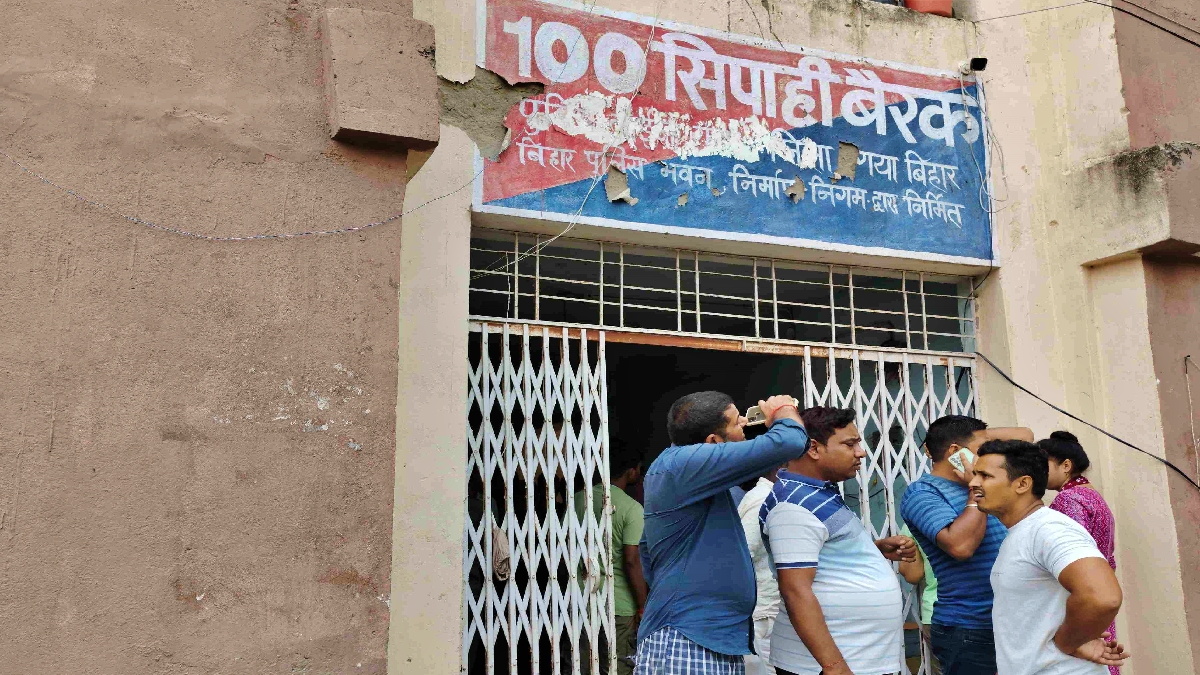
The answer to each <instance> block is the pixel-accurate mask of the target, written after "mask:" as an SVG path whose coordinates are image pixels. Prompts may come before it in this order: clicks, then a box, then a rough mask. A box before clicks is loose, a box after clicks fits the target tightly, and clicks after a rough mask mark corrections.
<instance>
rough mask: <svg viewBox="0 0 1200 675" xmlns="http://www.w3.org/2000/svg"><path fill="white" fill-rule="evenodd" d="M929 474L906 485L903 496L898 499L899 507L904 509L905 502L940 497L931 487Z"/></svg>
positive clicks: (936, 490) (934, 488)
mask: <svg viewBox="0 0 1200 675" xmlns="http://www.w3.org/2000/svg"><path fill="white" fill-rule="evenodd" d="M928 477H929V474H925V475H924V476H921V477H920V478H918V479H917V480H915V481H913V482H911V483H909V484H908V487H907V488H906V489H905V490H904V494H903V495H902V496H901V497H900V506H901V508H903V507H904V503H905V502H909V501H919V500H922V499H927V498H929V497H933V496H940V494H941V493H940V492H939V491H938V489H937V488H936V487H935V486H934V485H933V482H932V481H930V480H928Z"/></svg>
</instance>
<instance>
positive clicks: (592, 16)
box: [474, 0, 992, 264]
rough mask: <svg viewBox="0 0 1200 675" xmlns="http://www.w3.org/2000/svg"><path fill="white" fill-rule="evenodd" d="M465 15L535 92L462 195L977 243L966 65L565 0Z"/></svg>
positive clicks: (986, 218)
mask: <svg viewBox="0 0 1200 675" xmlns="http://www.w3.org/2000/svg"><path fill="white" fill-rule="evenodd" d="M478 21H479V35H480V44H479V50H480V53H479V62H480V64H481V65H483V66H484V67H485V68H487V69H489V70H491V71H493V72H495V73H497V74H499V75H501V76H502V77H504V78H505V79H507V80H508V81H509V82H513V83H515V82H520V81H526V82H528V81H538V82H542V83H545V84H546V90H545V93H544V94H543V95H541V96H538V97H536V98H530V99H526V100H525V101H523V102H522V103H521V104H520V105H518V106H516V107H514V108H513V109H512V110H511V111H510V112H509V114H508V116H507V118H506V120H505V123H506V124H507V126H508V127H509V129H510V131H511V134H512V136H511V144H510V145H509V146H508V148H507V149H506V150H504V151H503V152H502V153H501V154H500V156H499V157H498V159H497V161H491V160H488V159H485V158H480V159H479V160H478V161H479V162H480V163H481V167H480V168H481V170H482V172H483V176H482V180H481V181H478V182H477V183H476V191H475V205H474V208H475V210H476V211H480V212H485V213H498V214H509V215H515V216H522V217H527V218H539V219H550V220H556V221H561V222H564V223H570V222H579V223H585V224H591V225H601V226H609V227H618V228H627V229H637V230H643V231H651V232H664V233H672V234H688V235H693V236H704V237H712V238H718V239H736V240H743V241H763V242H772V243H784V244H792V245H798V246H805V247H810V248H820V249H828V250H845V251H859V252H867V253H874V254H882V255H892V256H901V257H908V258H922V259H930V260H943V261H953V262H963V263H971V264H988V263H989V262H990V261H991V259H992V236H991V221H990V215H989V211H988V205H989V202H988V200H987V197H986V194H985V191H984V189H983V186H984V185H985V184H986V175H987V173H986V170H985V167H986V166H987V153H986V150H985V146H986V143H985V139H984V134H983V132H982V130H983V123H984V116H983V115H984V110H983V107H982V101H981V100H980V96H979V94H978V92H977V84H976V82H975V80H974V78H973V77H970V76H960V75H959V74H958V73H952V72H941V71H934V70H930V69H927V68H919V67H915V66H905V65H900V64H895V63H889V62H885V61H876V60H871V59H866V58H859V57H852V56H846V55H840V54H833V53H828V52H822V51H818V50H812V49H806V48H804V47H798V46H793V45H787V44H781V43H779V42H775V41H770V42H768V41H765V40H762V39H759V38H752V37H746V36H739V35H733V34H729V33H724V32H719V31H712V30H707V29H702V28H696V27H690V26H684V25H680V24H675V23H671V22H666V21H661V20H659V21H655V20H653V19H651V18H647V17H641V16H636V15H633V14H628V13H625V12H616V11H611V10H605V9H602V8H600V7H583V6H580V5H576V4H574V3H568V2H565V1H563V0H555V1H554V2H538V1H535V0H481V4H480V7H479V16H478ZM613 166H615V167H617V172H613V171H611V170H610V167H613ZM622 174H623V175H622ZM597 176H599V179H597ZM610 182H612V183H613V185H612V186H610V185H607V184H608V183H610ZM624 183H627V187H628V194H627V196H626V197H625V198H623V199H617V200H616V201H610V199H609V197H610V196H611V197H619V196H620V194H606V188H608V187H617V188H620V187H623V184H624ZM608 192H610V193H611V192H616V193H620V192H621V190H615V191H614V190H609V191H608Z"/></svg>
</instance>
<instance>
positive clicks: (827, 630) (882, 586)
mask: <svg viewBox="0 0 1200 675" xmlns="http://www.w3.org/2000/svg"><path fill="white" fill-rule="evenodd" d="M800 417H801V418H802V419H803V420H804V427H805V429H807V430H808V434H809V439H810V445H809V448H808V450H807V451H806V452H805V453H804V454H803V455H801V456H800V457H799V458H798V459H794V460H791V461H790V462H788V465H787V468H786V470H780V471H779V473H778V475H777V477H776V482H775V486H774V487H773V488H772V490H771V494H769V495H767V498H766V500H765V501H764V502H763V505H762V507H761V508H760V509H759V521H760V525H761V527H762V531H763V542H764V544H766V548H767V553H768V554H769V555H770V559H771V563H772V565H773V567H774V569H775V573H776V579H777V580H778V582H779V593H780V595H781V596H782V598H783V602H784V608H783V610H781V611H780V613H779V617H778V618H777V619H776V620H775V629H774V633H773V635H772V637H771V652H770V653H771V656H770V662H771V665H772V666H775V670H776V672H777V673H778V674H779V675H791V674H795V675H818V673H824V675H886V674H890V673H897V672H902V671H903V670H904V665H903V660H902V659H903V657H904V647H903V640H904V598H903V596H902V595H901V592H900V582H899V580H898V579H897V577H896V572H895V571H894V570H893V569H892V565H891V563H889V562H888V559H891V560H905V561H912V560H916V551H917V545H916V543H915V542H914V541H913V540H912V539H910V538H908V537H902V536H895V537H888V538H886V539H880V540H877V541H875V540H873V538H872V537H871V534H870V533H869V532H867V529H866V528H865V527H863V524H862V521H860V520H859V519H858V516H856V515H854V512H853V511H851V510H850V509H848V508H846V504H845V503H844V502H843V501H842V497H841V495H840V494H839V492H838V488H837V483H838V482H841V481H844V480H847V479H850V478H853V477H854V475H855V474H856V473H858V470H859V468H860V466H861V464H862V458H863V457H865V456H866V451H864V450H863V448H862V437H861V436H860V434H859V432H858V427H857V426H856V425H855V414H854V411H853V410H839V409H836V408H825V407H817V408H809V409H808V410H805V411H804V412H802V413H801V414H800ZM885 556H886V558H885Z"/></svg>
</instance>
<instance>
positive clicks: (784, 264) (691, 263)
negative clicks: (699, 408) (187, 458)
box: [470, 229, 975, 353]
mask: <svg viewBox="0 0 1200 675" xmlns="http://www.w3.org/2000/svg"><path fill="white" fill-rule="evenodd" d="M514 261H517V262H516V264H513V263H514ZM470 313H471V315H472V316H478V317H489V318H495V319H518V320H531V321H544V322H551V323H565V324H570V325H586V326H598V327H611V328H622V329H626V330H649V331H665V332H672V333H692V334H704V335H716V336H729V337H743V338H755V339H760V340H770V341H788V342H810V343H825V344H830V343H832V344H838V345H852V346H863V347H884V348H893V349H914V350H926V351H936V352H956V353H962V352H968V353H969V352H973V351H974V343H975V302H974V299H973V298H972V297H971V284H970V280H969V279H967V278H964V277H953V276H945V275H936V274H929V273H922V272H906V271H902V270H887V269H877V268H860V267H846V266H840V265H821V264H806V263H797V262H792V261H783V260H771V259H765V258H745V257H735V256H726V255H717V254H710V253H702V252H698V251H689V250H682V249H661V248H648V247H641V246H631V245H627V244H613V243H604V242H592V241H585V240H578V239H566V238H560V239H557V240H555V241H553V242H551V243H547V242H546V238H545V237H541V236H538V235H526V234H518V233H513V232H503V231H496V230H484V229H477V230H476V231H475V233H474V236H473V238H472V241H471V290H470Z"/></svg>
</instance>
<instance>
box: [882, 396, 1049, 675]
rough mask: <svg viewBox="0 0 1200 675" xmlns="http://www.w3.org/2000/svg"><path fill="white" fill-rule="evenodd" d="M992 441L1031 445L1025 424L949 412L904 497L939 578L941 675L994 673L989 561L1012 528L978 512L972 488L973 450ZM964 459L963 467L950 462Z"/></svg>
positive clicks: (936, 618) (905, 512)
mask: <svg viewBox="0 0 1200 675" xmlns="http://www.w3.org/2000/svg"><path fill="white" fill-rule="evenodd" d="M991 440H1027V441H1032V440H1033V432H1032V431H1031V430H1029V429H1025V428H1021V427H1013V428H1000V429H988V427H987V424H986V423H985V422H983V421H982V420H978V419H975V418H974V417H965V416H962V415H947V416H946V417H942V418H941V419H938V420H937V421H935V422H934V423H933V424H930V425H929V431H928V432H927V433H926V434H925V452H926V453H927V454H928V455H929V458H930V459H932V460H933V468H932V469H930V472H929V473H928V474H926V475H924V476H922V477H921V479H920V480H918V481H916V482H915V483H913V484H912V485H909V486H908V490H906V491H905V492H904V497H903V498H902V499H901V500H900V516H901V517H902V518H903V519H904V521H905V522H906V523H908V526H909V528H910V529H911V530H912V534H913V538H915V539H916V540H917V543H918V544H920V546H921V550H922V551H923V552H924V553H925V555H926V556H927V557H928V558H929V565H930V567H932V568H933V573H934V576H936V577H937V580H938V597H937V602H936V603H935V604H934V607H933V620H932V622H931V623H932V626H931V627H930V643H931V646H932V648H933V656H934V658H936V659H937V660H938V663H939V664H940V665H941V668H942V670H941V672H942V675H994V674H995V673H996V644H995V639H994V635H993V632H992V585H991V574H992V564H993V563H995V562H996V554H997V553H999V551H1000V544H1001V543H1003V542H1004V537H1005V535H1006V534H1007V533H1008V530H1007V529H1006V528H1005V527H1004V525H1003V524H1001V522H1000V521H999V520H997V519H996V518H995V517H994V516H988V515H985V514H984V513H982V512H981V511H980V510H979V505H978V504H977V503H976V494H975V493H974V492H971V491H970V490H968V488H967V484H968V483H970V482H971V479H972V478H974V473H973V472H972V467H973V457H974V455H973V453H974V452H975V451H976V450H978V449H979V446H981V445H983V444H984V443H985V442H987V441H991ZM963 450H969V451H970V453H963V454H962V455H960V456H959V457H960V459H961V461H962V466H963V470H961V471H960V470H958V469H956V468H955V466H954V464H953V463H952V462H951V458H953V457H955V455H959V453H960V452H962V451H963Z"/></svg>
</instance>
